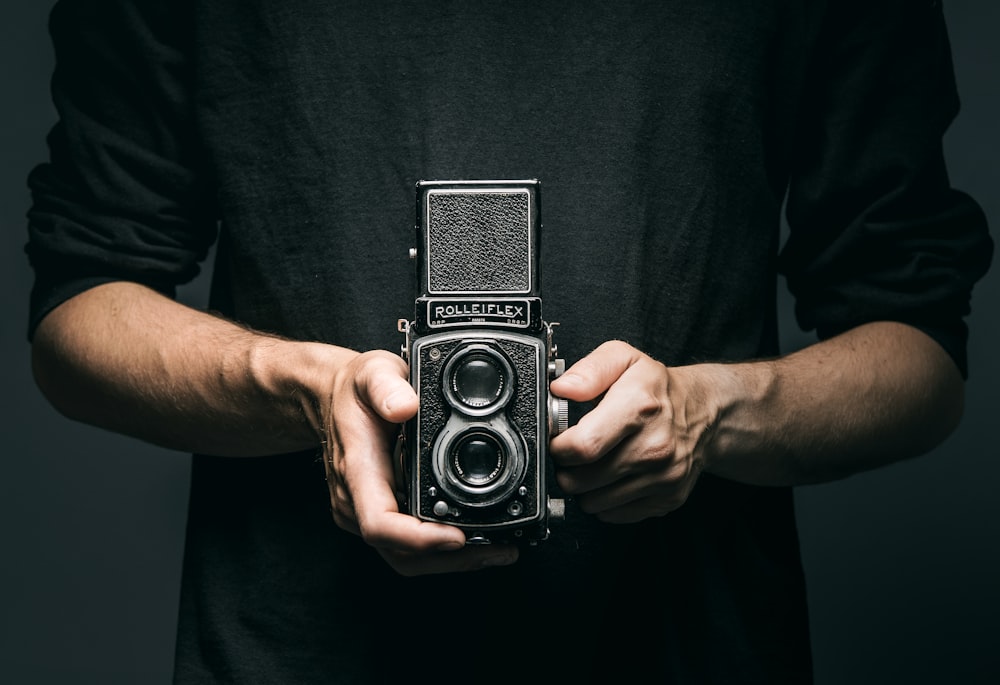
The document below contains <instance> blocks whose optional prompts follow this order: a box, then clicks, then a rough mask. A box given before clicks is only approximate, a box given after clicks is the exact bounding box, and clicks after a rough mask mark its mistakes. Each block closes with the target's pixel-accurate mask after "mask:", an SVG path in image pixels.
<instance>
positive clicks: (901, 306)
mask: <svg viewBox="0 0 1000 685" xmlns="http://www.w3.org/2000/svg"><path fill="white" fill-rule="evenodd" d="M831 6H832V9H831V17H830V22H829V25H828V29H827V32H826V36H825V39H824V42H823V43H822V49H821V50H820V51H819V54H818V55H817V58H816V69H815V70H813V72H812V75H811V77H810V82H809V86H808V89H807V92H808V93H809V95H808V97H807V98H806V101H805V103H804V106H803V109H802V112H801V116H800V121H801V122H802V123H801V126H800V128H799V131H798V134H797V135H798V138H797V143H798V144H797V153H796V154H797V157H796V161H795V164H794V169H793V173H792V178H791V182H790V186H789V194H788V201H787V218H788V224H789V229H790V232H789V238H788V241H787V243H786V244H785V246H784V248H783V250H782V253H781V256H780V261H779V264H780V268H781V271H782V272H783V273H784V275H785V276H786V277H787V281H788V286H789V289H790V291H791V293H792V294H793V295H794V296H795V298H796V316H797V318H798V321H799V323H800V325H801V326H802V327H803V328H804V329H805V330H813V329H815V330H816V331H817V333H818V334H819V336H820V337H821V338H826V337H830V336H833V335H836V334H838V333H840V332H842V331H845V330H847V329H849V328H851V327H854V326H857V325H860V324H863V323H866V322H871V321H879V320H891V321H901V322H903V323H908V324H910V325H913V326H915V327H917V328H919V329H921V330H923V331H925V332H926V333H928V334H929V335H931V336H932V337H933V338H934V339H935V340H937V341H938V342H939V343H940V344H941V345H942V347H944V349H945V350H947V352H948V353H949V354H950V355H951V356H952V358H953V359H954V360H955V362H956V364H957V365H958V367H959V369H960V370H961V371H962V373H963V375H967V373H968V365H967V359H966V339H967V326H966V323H965V317H966V316H967V315H968V314H969V310H970V298H971V293H972V288H973V286H974V284H975V283H976V281H978V280H979V279H980V278H981V277H982V276H983V275H984V274H985V273H986V271H987V269H988V268H989V265H990V262H991V259H992V253H993V243H992V240H991V238H990V236H989V232H988V229H987V225H986V220H985V217H984V215H983V212H982V210H981V209H980V207H979V206H978V204H977V203H976V202H975V201H974V200H973V199H972V198H970V197H969V196H968V195H966V194H964V193H962V192H960V191H958V190H956V189H954V188H952V186H951V184H950V181H949V178H948V173H947V170H946V165H945V160H944V154H943V149H942V142H943V141H942V139H943V136H944V133H945V131H946V130H947V128H948V126H950V124H951V122H952V121H953V119H954V117H955V116H956V114H957V112H958V107H959V100H958V96H957V93H956V86H955V79H954V71H953V66H952V61H951V52H950V45H949V42H948V37H947V32H946V27H945V23H944V17H943V15H942V11H941V6H940V2H935V1H932V0H920V1H919V2H913V1H912V0H870V1H868V2H853V1H850V2H849V1H846V0H845V2H842V3H831Z"/></svg>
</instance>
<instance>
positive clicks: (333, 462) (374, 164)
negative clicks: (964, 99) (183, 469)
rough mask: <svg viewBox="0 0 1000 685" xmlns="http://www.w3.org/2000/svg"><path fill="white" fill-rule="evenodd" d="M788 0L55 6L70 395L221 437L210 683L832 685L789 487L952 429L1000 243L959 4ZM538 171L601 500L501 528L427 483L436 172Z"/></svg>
mask: <svg viewBox="0 0 1000 685" xmlns="http://www.w3.org/2000/svg"><path fill="white" fill-rule="evenodd" d="M785 5H786V3H754V4H753V5H752V6H751V5H747V6H745V7H744V6H743V5H739V6H733V7H729V6H725V5H723V4H720V3H662V6H661V4H656V5H652V4H650V3H642V2H637V3H616V4H613V5H610V4H604V5H602V4H599V3H520V2H518V3H509V4H500V3H454V4H452V3H445V4H442V5H438V6H435V7H433V8H431V7H427V6H426V5H425V4H417V3H413V4H410V3H363V4H362V3H358V4H354V3H345V4H343V5H340V4H338V5H334V4H332V3H320V2H307V1H305V0H303V1H301V2H286V3H281V4H275V5H272V4H270V3H266V2H251V3H246V2H243V3H229V2H219V1H216V2H196V1H192V2H188V3H180V4H178V3H176V2H175V3H165V2H156V1H153V0H147V1H144V2H143V1H139V0H133V1H131V2H128V1H125V0H120V1H116V2H101V3H97V2H84V1H83V0H77V1H75V2H72V1H66V2H62V3H59V4H58V5H57V6H56V8H55V10H54V13H53V17H52V34H53V40H54V43H55V47H56V55H57V70H56V74H55V77H54V82H53V85H54V89H53V90H54V98H55V102H56V104H57V106H58V107H59V111H60V117H61V118H60V123H59V124H58V126H57V127H56V129H55V130H54V131H53V134H52V136H51V137H50V145H51V150H52V159H51V161H50V162H49V163H48V164H44V165H42V166H40V167H39V168H38V169H36V170H35V172H34V173H33V174H32V177H31V185H32V189H33V192H34V205H33V208H32V211H31V216H30V220H31V227H30V228H31V235H30V242H29V246H28V249H29V254H30V256H31V259H32V264H33V266H34V267H35V270H36V275H37V281H36V287H35V290H34V292H33V314H32V324H31V326H32V328H31V334H32V339H33V345H34V352H35V369H36V376H37V378H38V382H39V385H40V386H41V388H42V389H43V391H44V392H45V393H46V395H47V396H48V397H49V398H50V400H51V401H52V402H53V403H54V404H55V406H57V407H58V408H59V409H60V410H61V411H63V412H64V413H66V414H67V415H68V416H71V417H73V418H76V419H79V420H82V421H86V422H89V423H93V424H95V425H98V426H103V427H105V428H109V429H111V430H115V431H119V432H123V433H126V434H129V435H134V436H136V437H139V438H141V439H144V440H149V441H152V442H156V443H158V444H162V445H166V446H170V447H175V448H178V449H184V450H190V451H192V452H194V453H195V454H196V456H195V458H194V462H193V476H192V478H193V480H192V491H191V510H190V522H189V528H188V542H187V550H186V558H185V570H184V587H183V597H182V607H181V615H180V628H179V635H178V660H177V671H176V674H175V679H176V681H177V682H181V683H188V682H295V683H300V682H302V683H305V682H387V681H390V680H399V679H403V678H413V679H420V680H421V681H422V680H432V679H439V678H440V679H442V680H455V679H460V680H462V681H471V682H491V681H497V682H500V681H504V682H509V681H511V680H516V679H522V680H523V679H526V680H529V681H532V682H545V681H550V680H553V679H556V678H558V679H566V680H582V681H592V682H609V681H612V680H613V681H615V682H651V681H652V682H657V681H659V682H706V681H708V682H762V683H774V682H809V680H810V677H811V676H810V663H809V645H808V634H807V620H806V607H805V602H804V589H803V579H802V575H801V567H800V565H799V560H798V549H797V541H796V533H795V522H794V516H793V510H792V500H791V490H790V486H794V485H796V484H800V483H811V482H819V481H823V480H830V479H834V478H839V477H842V476H845V475H848V474H850V473H854V472H857V471H860V470H864V469H870V468H875V467H879V466H882V465H886V464H889V463H891V462H893V461H897V460H899V459H904V458H907V457H912V456H915V455H918V454H920V453H922V452H925V451H926V450H928V449H930V448H931V447H933V446H934V445H935V444H937V443H938V442H940V441H941V440H942V439H944V438H945V437H946V436H947V434H948V433H949V432H950V431H951V429H952V428H953V427H954V425H955V423H956V422H957V421H958V419H959V416H960V414H961V397H962V378H963V375H964V374H965V373H966V368H965V357H964V345H965V326H964V323H963V317H964V315H965V314H966V313H967V312H968V301H969V296H970V292H971V289H972V288H973V286H974V284H975V282H976V281H977V280H978V279H979V278H980V277H981V276H982V274H983V273H984V272H985V271H986V269H987V267H988V265H989V261H990V254H991V242H990V239H989V237H988V234H987V232H986V228H985V224H984V221H983V218H982V215H981V212H980V211H979V209H978V207H977V206H976V205H975V203H974V202H973V201H972V200H971V199H970V198H968V197H966V196H965V195H963V194H961V193H959V192H957V191H955V190H953V189H951V188H950V186H949V184H948V180H947V174H946V172H945V168H944V163H943V160H942V155H941V136H942V134H943V132H944V130H945V129H946V127H947V125H948V124H949V122H950V121H951V119H952V117H953V116H954V115H955V112H956V108H957V99H956V96H955V92H954V84H953V78H952V74H951V66H950V59H949V54H948V44H947V38H946V35H945V32H944V26H943V20H942V17H941V9H940V7H939V6H938V3H932V2H920V3H912V2H907V3H904V2H901V1H899V0H881V1H879V2H866V3H854V2H845V3H834V4H831V5H830V6H821V4H820V3H814V4H812V5H810V6H808V7H787V6H785ZM527 177H538V178H540V179H541V180H542V186H543V188H544V190H543V195H544V199H543V204H544V210H543V212H544V228H543V234H544V238H543V240H544V244H545V247H544V256H543V267H542V279H543V283H544V286H543V288H544V293H545V307H546V314H547V317H548V318H550V319H551V320H555V321H559V322H560V327H559V331H558V336H559V345H560V349H561V351H562V354H563V356H564V357H565V358H567V359H569V360H570V361H571V362H574V363H573V364H572V365H571V367H570V369H569V370H568V371H567V373H566V374H565V375H563V376H562V377H560V378H559V379H557V380H556V381H554V382H553V383H552V392H553V393H555V394H556V395H559V396H561V397H565V398H567V399H568V400H571V401H572V402H573V403H574V404H575V405H577V406H579V407H581V409H580V416H579V417H578V420H576V421H574V425H573V426H572V427H571V428H570V429H569V430H567V431H566V432H564V433H563V434H561V435H559V436H557V437H556V438H554V439H553V441H552V444H551V453H552V457H553V460H554V463H555V466H556V472H555V477H556V486H557V487H558V488H559V489H560V490H562V491H563V492H564V493H565V494H566V495H567V496H568V497H569V499H570V506H569V511H568V512H567V517H566V521H565V523H564V524H561V525H559V526H554V528H553V534H552V536H551V538H550V539H549V540H546V541H544V542H543V543H541V544H539V545H537V546H534V547H526V548H523V549H520V548H518V547H516V546H513V545H492V546H472V545H469V546H466V545H465V544H464V543H465V539H464V536H463V534H462V533H461V531H460V530H458V529H457V528H454V527H451V526H446V525H439V524H433V523H422V522H418V521H417V520H416V519H414V518H412V517H409V516H407V515H405V514H403V513H401V512H399V510H398V507H397V503H396V499H395V496H394V491H393V487H392V482H393V476H392V466H391V462H390V452H391V448H392V443H393V440H394V437H395V435H396V432H397V426H398V424H399V423H401V422H403V421H405V420H406V419H408V418H409V417H411V416H413V414H414V412H415V411H416V407H417V399H416V397H415V395H414V393H413V391H412V389H411V388H410V385H409V383H408V382H407V381H406V377H407V371H406V367H405V364H404V363H403V361H402V360H401V359H400V357H399V356H398V354H397V353H394V352H390V351H389V350H397V349H398V348H399V345H400V344H401V342H402V341H401V340H400V339H399V337H400V336H399V334H398V333H397V332H396V331H395V327H394V322H395V321H396V319H397V318H399V317H400V316H407V315H408V314H409V313H410V312H411V311H412V306H413V296H414V294H415V293H414V292H413V291H412V274H411V273H410V269H411V265H410V264H409V263H408V262H407V260H406V258H405V257H406V249H407V247H409V246H410V244H411V241H412V239H413V236H412V222H413V217H412V211H413V185H414V182H415V181H417V180H419V179H423V178H471V179H475V178H527ZM783 204H785V205H786V206H787V216H788V222H789V226H790V229H791V234H790V238H789V240H788V242H787V244H785V245H784V246H783V247H782V249H781V252H780V257H779V244H778V242H779V241H778V239H779V217H780V212H781V209H782V206H783ZM217 234H218V248H217V249H218V254H217V258H216V263H215V272H214V285H213V296H212V304H211V307H212V309H213V310H214V312H215V313H211V314H209V313H205V312H199V311H194V310H191V309H188V308H186V307H183V306H181V305H179V304H177V303H175V302H174V301H173V300H172V299H170V295H171V294H172V292H173V288H174V287H175V286H176V284H178V283H181V282H184V281H185V280H187V279H190V278H191V277H193V275H194V274H195V273H196V270H197V268H198V267H197V265H198V262H200V261H201V260H202V259H204V257H205V254H206V252H207V250H208V248H209V247H210V245H212V243H213V242H215V241H216V236H217ZM779 268H780V270H781V271H782V272H783V273H784V274H785V275H786V276H787V278H788V281H789V285H790V287H791V289H792V291H793V293H794V294H795V295H796V297H797V307H798V314H799V317H800V321H801V323H802V324H803V325H804V327H806V328H809V329H812V328H815V329H816V330H817V331H818V333H819V336H820V338H821V341H820V342H818V343H817V344H815V345H813V346H811V347H808V348H806V349H804V350H801V351H799V352H796V353H794V354H790V355H787V356H783V357H782V356H778V352H779V350H778V349H777V343H776V339H777V335H776V328H775V304H774V292H775V287H776V276H777V272H778V269H779ZM236 457H241V458H236ZM331 509H332V520H331V516H330V511H331ZM487 567H489V568H487ZM479 569H484V570H481V571H479V572H477V573H463V572H468V571H474V570H479Z"/></svg>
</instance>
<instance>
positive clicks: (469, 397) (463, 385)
mask: <svg viewBox="0 0 1000 685" xmlns="http://www.w3.org/2000/svg"><path fill="white" fill-rule="evenodd" d="M505 385H506V378H505V377H504V371H503V369H502V368H501V367H500V365H499V364H498V363H497V362H496V360H494V359H491V358H490V357H488V356H486V355H483V354H470V355H467V356H466V358H465V359H462V360H461V362H460V363H459V364H458V365H457V366H456V367H455V369H454V371H453V373H452V377H451V388H452V390H453V391H454V393H455V396H456V397H457V398H458V399H459V400H460V401H461V402H462V403H463V404H465V405H466V406H469V407H472V408H474V409H480V408H482V407H487V406H489V405H491V404H493V403H494V402H496V401H497V400H498V399H499V398H500V396H501V395H502V394H503V390H504V386H505Z"/></svg>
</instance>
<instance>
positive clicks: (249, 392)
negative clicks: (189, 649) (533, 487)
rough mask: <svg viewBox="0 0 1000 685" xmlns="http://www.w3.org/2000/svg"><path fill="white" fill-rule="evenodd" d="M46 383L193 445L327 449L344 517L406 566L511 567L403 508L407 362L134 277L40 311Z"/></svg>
mask: <svg viewBox="0 0 1000 685" xmlns="http://www.w3.org/2000/svg"><path fill="white" fill-rule="evenodd" d="M32 352H33V359H32V363H33V367H34V371H35V377H36V380H37V382H38V385H39V387H40V389H41V390H42V392H43V393H44V394H45V396H46V397H47V398H48V399H49V401H50V402H51V403H52V404H53V405H54V406H55V407H56V408H57V409H59V411H61V412H62V413H63V414H65V415H66V416H69V417H70V418H73V419H75V420H78V421H82V422H84V423H88V424H91V425H95V426H100V427H102V428H105V429H107V430H111V431H114V432H117V433H122V434H125V435H131V436H133V437H136V438H139V439H141V440H145V441H147V442H151V443H154V444H157V445H161V446H164V447H168V448H171V449H177V450H182V451H187V452H199V453H202V454H214V455H218V456H231V457H253V456H261V455H268V454H283V453H286V452H295V451H300V450H304V449H309V448H311V447H315V446H317V445H318V444H319V443H320V442H322V444H323V450H324V453H325V463H326V469H327V480H328V482H329V485H330V488H329V489H330V499H331V503H332V506H333V516H334V520H335V521H336V523H337V524H338V525H339V526H340V527H341V528H344V529H345V530H348V531H351V532H352V533H355V534H358V535H360V536H361V537H363V538H364V539H365V541H366V542H368V543H369V544H370V545H371V546H372V547H374V548H375V549H376V550H378V552H379V553H380V554H381V555H382V556H383V557H384V558H385V559H386V561H387V562H388V563H389V564H390V565H391V566H392V567H393V568H394V569H395V570H396V571H398V572H399V573H402V574H406V575H416V574H423V573H442V572H448V571H468V570H473V569H477V568H482V567H484V566H489V565H499V564H508V563H513V562H514V561H515V560H516V558H517V550H516V549H515V548H512V547H502V546H483V547H478V546H469V547H466V546H465V536H464V535H463V533H462V531H461V530H459V529H458V528H455V527H452V526H446V525H442V524H434V523H423V522H420V521H418V520H417V519H416V518H413V517H411V516H408V515H405V514H403V513H400V511H399V509H398V507H397V504H396V499H395V495H394V488H393V483H394V477H393V471H392V463H391V460H392V454H391V450H392V447H393V444H394V441H395V436H396V433H397V431H398V424H399V423H401V422H403V421H405V420H406V419H408V418H410V417H411V416H413V415H414V414H415V413H416V410H417V399H416V396H415V394H414V392H413V390H412V389H411V388H410V385H409V383H408V382H407V381H406V377H407V371H406V365H405V364H404V362H403V360H402V359H401V358H399V357H396V356H395V355H392V354H390V353H388V352H368V353H365V354H359V353H357V352H354V351H352V350H348V349H345V348H342V347H337V346H334V345H327V344H323V343H313V342H298V341H294V340H285V339H282V338H277V337H274V336H269V335H265V334H262V333H259V332H256V331H252V330H248V329H246V328H244V327H242V326H239V325H237V324H235V323H233V322H231V321H227V320H225V319H222V318H220V317H217V316H213V315H211V314H207V313H205V312H202V311H198V310H195V309H192V308H190V307H186V306H184V305H182V304H179V303H177V302H175V301H174V300H171V299H169V298H167V297H164V296H163V295H161V294H159V293H157V292H156V291H154V290H151V289H149V288H146V287H144V286H141V285H138V284H136V283H129V282H124V281H122V282H115V283H107V284H104V285H100V286H96V287H94V288H91V289H90V290H87V291H84V292H82V293H80V294H79V295H76V296H75V297H72V298H70V299H69V300H67V301H66V302H64V303H62V304H61V305H59V306H58V307H56V308H55V309H54V310H52V311H51V312H50V313H49V314H48V315H46V317H45V318H44V319H43V320H42V322H41V324H40V325H39V327H38V329H37V332H36V334H35V337H34V341H33V346H32Z"/></svg>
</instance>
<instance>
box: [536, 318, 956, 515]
mask: <svg viewBox="0 0 1000 685" xmlns="http://www.w3.org/2000/svg"><path fill="white" fill-rule="evenodd" d="M552 389H553V392H554V393H556V394H559V395H562V396H564V397H567V398H569V399H572V400H578V401H586V400H591V399H594V398H597V397H599V396H601V395H602V394H604V397H603V398H602V400H601V402H600V403H599V404H598V406H597V407H596V408H595V409H594V410H593V411H592V412H590V413H589V414H587V415H586V416H584V417H583V419H581V421H580V422H579V424H577V425H576V426H574V427H572V428H571V429H570V430H568V431H566V432H565V433H563V434H562V435H559V436H557V437H556V438H555V439H554V440H553V443H552V452H553V455H554V457H555V458H556V460H557V462H558V463H559V464H560V465H561V466H562V468H561V469H560V471H559V474H558V477H559V480H560V484H561V485H562V486H563V487H564V488H565V489H566V490H567V491H569V492H570V493H572V494H577V495H579V496H580V497H579V499H580V502H581V505H582V506H583V507H584V508H585V509H586V510H588V511H592V512H594V513H597V514H599V515H600V516H601V517H602V518H605V519H607V520H612V521H630V520H638V519H642V518H646V517H648V516H653V515H659V514H663V513H666V512H668V511H671V510H673V509H675V508H677V507H678V506H680V505H681V504H682V503H683V502H684V501H685V500H686V498H687V496H688V494H689V493H690V491H691V488H692V487H693V486H694V483H695V481H696V480H697V477H698V475H699V474H700V473H701V472H702V471H707V472H710V473H714V474H717V475H720V476H724V477H727V478H731V479H734V480H739V481H743V482H747V483H754V484H761V485H797V484H805V483H815V482H821V481H828V480H833V479H837V478H841V477H844V476H847V475H849V474H852V473H855V472H858V471H863V470H867V469H872V468H876V467H879V466H882V465H885V464H888V463H891V462H894V461H897V460H900V459H905V458H907V457H912V456H916V455H918V454H921V453H924V452H926V451H928V450H930V449H931V448H932V447H934V446H935V445H936V444H938V443H939V442H940V441H941V440H943V439H944V438H945V437H946V436H947V435H948V434H949V433H950V432H951V431H952V430H953V429H954V427H955V426H956V425H957V423H958V421H959V419H960V417H961V413H962V398H963V383H962V378H961V375H960V374H959V371H958V369H957V367H956V366H955V364H954V363H953V362H952V360H951V358H950V357H949V356H948V355H947V354H946V353H945V352H944V350H943V349H941V347H940V346H939V345H938V344H937V343H936V342H934V341H933V340H932V339H931V338H929V337H928V336H927V335H925V334H924V333H922V332H920V331H919V330H917V329H915V328H912V327H910V326H906V325H904V324H898V323H891V322H876V323H871V324H867V325H864V326H860V327H858V328H856V329H853V330H851V331H848V332H846V333H844V334H842V335H840V336H837V337H835V338H832V339H830V340H827V341H824V342H820V343H817V344H815V345H812V346H810V347H808V348H805V349H803V350H801V351H799V352H796V353H794V354H791V355H788V356H786V357H783V358H779V359H775V360H766V361H755V362H748V363H741V364H699V365H692V366H685V367H673V368H668V367H665V366H664V365H662V364H660V363H659V362H656V361H654V360H653V359H651V358H650V357H648V356H646V355H645V354H642V353H641V352H639V351H638V350H636V349H634V348H632V347H630V346H628V345H626V344H625V343H620V342H612V343H607V344H605V345H603V346H601V347H600V348H598V349H597V350H595V351H594V352H593V353H592V354H591V355H588V357H586V358H584V359H583V360H581V361H580V362H578V363H577V364H575V365H574V366H573V367H572V368H571V369H569V370H568V371H567V372H566V374H564V375H563V376H562V377H560V378H558V379H556V380H555V381H553V383H552Z"/></svg>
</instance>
